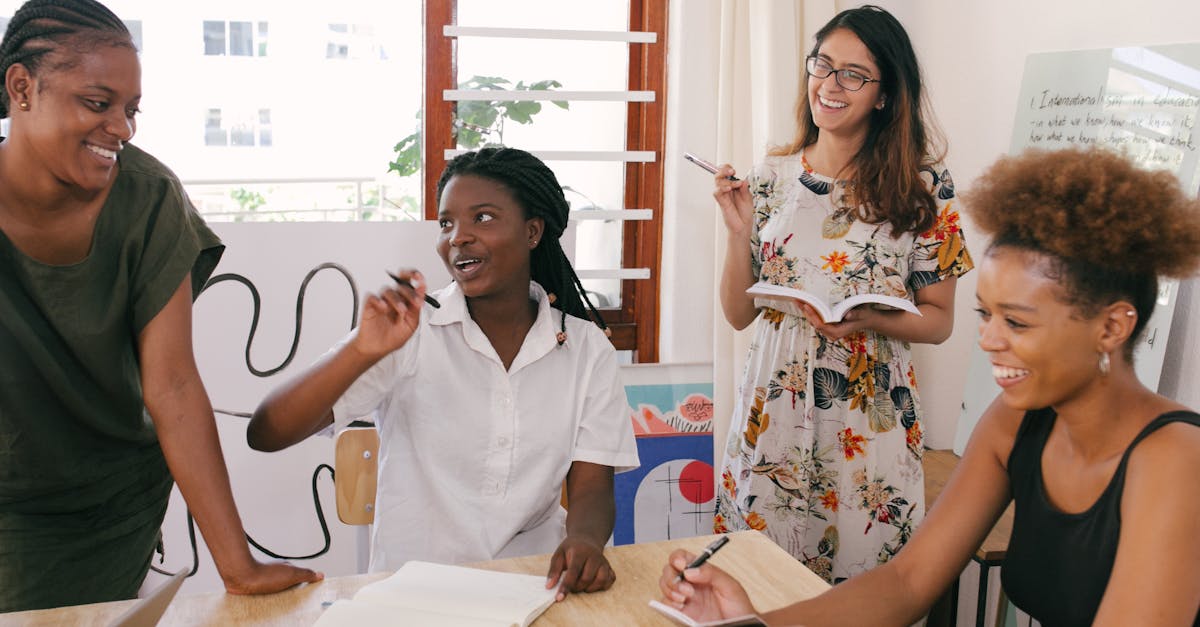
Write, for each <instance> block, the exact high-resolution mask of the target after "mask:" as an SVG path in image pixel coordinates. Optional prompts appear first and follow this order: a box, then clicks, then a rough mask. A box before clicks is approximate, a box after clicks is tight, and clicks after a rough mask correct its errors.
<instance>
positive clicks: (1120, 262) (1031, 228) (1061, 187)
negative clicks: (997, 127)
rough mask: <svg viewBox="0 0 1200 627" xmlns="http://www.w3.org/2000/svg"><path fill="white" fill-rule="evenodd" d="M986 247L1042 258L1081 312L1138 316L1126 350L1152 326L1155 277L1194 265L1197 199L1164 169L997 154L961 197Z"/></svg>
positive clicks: (1073, 157)
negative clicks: (1123, 305) (1117, 310)
mask: <svg viewBox="0 0 1200 627" xmlns="http://www.w3.org/2000/svg"><path fill="white" fill-rule="evenodd" d="M964 202H965V204H966V207H967V211H968V213H969V215H970V216H971V218H972V220H973V222H974V224H975V226H976V227H977V228H978V229H979V230H981V231H982V232H984V233H985V234H987V235H990V236H991V238H992V242H991V245H990V247H989V250H992V249H996V248H1016V249H1020V250H1026V251H1029V252H1033V253H1038V254H1040V255H1043V256H1044V257H1045V259H1046V261H1047V263H1046V264H1045V265H1044V266H1043V268H1044V271H1045V272H1046V275H1047V276H1048V277H1050V278H1052V279H1054V280H1056V281H1058V282H1059V283H1060V284H1061V286H1062V288H1063V290H1064V292H1065V296H1066V300H1067V302H1069V303H1070V304H1073V305H1076V306H1078V307H1080V309H1081V311H1082V312H1083V313H1085V314H1086V315H1091V314H1094V313H1095V312H1096V311H1098V310H1099V308H1101V307H1104V306H1106V305H1109V304H1111V303H1114V302H1116V301H1119V300H1128V301H1129V302H1130V303H1131V304H1132V305H1133V306H1134V308H1135V309H1137V312H1138V325H1137V327H1136V328H1135V329H1134V333H1133V337H1131V341H1130V342H1129V344H1128V345H1127V348H1128V349H1129V352H1132V347H1133V344H1134V343H1135V342H1136V339H1137V338H1138V336H1139V335H1140V333H1141V331H1142V329H1144V327H1145V323H1146V321H1148V320H1149V319H1150V313H1151V312H1152V311H1153V308H1154V300H1155V297H1156V295H1157V291H1158V277H1160V276H1167V277H1178V278H1184V277H1188V276H1190V275H1191V274H1193V273H1194V272H1195V271H1196V269H1197V267H1198V266H1200V202H1197V201H1196V200H1191V199H1189V198H1188V197H1187V196H1186V195H1185V194H1184V192H1183V190H1182V188H1181V186H1180V184H1179V180H1178V179H1177V178H1176V177H1175V176H1174V175H1173V174H1171V173H1169V172H1163V171H1149V170H1145V169H1142V168H1139V167H1137V166H1135V165H1134V164H1133V163H1132V162H1131V161H1129V160H1128V159H1127V158H1126V157H1124V156H1122V155H1120V154H1117V153H1115V152H1112V151H1109V150H1106V149H1102V148H1087V149H1065V150H1054V151H1047V150H1038V149H1030V150H1027V151H1025V152H1024V153H1022V154H1021V155H1019V156H1015V157H1003V158H1001V159H1000V160H999V161H997V162H996V163H995V164H993V165H992V166H991V167H990V168H989V169H988V170H987V171H986V172H984V173H983V175H982V176H980V178H979V179H978V180H977V181H976V182H975V184H974V186H973V189H972V190H971V191H969V192H968V193H966V194H965V195H964Z"/></svg>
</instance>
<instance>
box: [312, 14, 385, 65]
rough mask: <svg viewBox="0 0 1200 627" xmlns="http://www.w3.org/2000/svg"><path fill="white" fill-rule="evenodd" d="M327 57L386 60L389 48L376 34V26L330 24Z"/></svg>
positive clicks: (326, 44) (326, 47) (326, 46)
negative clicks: (385, 46) (386, 47)
mask: <svg viewBox="0 0 1200 627" xmlns="http://www.w3.org/2000/svg"><path fill="white" fill-rule="evenodd" d="M325 58H326V59H378V60H381V61H386V60H387V58H388V55H387V50H386V49H385V48H384V45H383V42H382V41H380V39H379V38H378V37H376V36H375V27H374V26H371V25H367V24H345V23H335V24H330V25H329V32H328V33H327V34H326V42H325Z"/></svg>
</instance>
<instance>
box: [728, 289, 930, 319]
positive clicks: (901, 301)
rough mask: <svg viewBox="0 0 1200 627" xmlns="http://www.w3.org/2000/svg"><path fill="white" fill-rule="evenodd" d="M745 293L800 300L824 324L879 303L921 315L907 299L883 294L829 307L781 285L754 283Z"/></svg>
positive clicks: (806, 293) (856, 296)
mask: <svg viewBox="0 0 1200 627" xmlns="http://www.w3.org/2000/svg"><path fill="white" fill-rule="evenodd" d="M746 293H747V294H750V295H753V296H762V297H764V298H782V299H792V298H795V299H799V300H802V301H804V302H806V303H808V304H810V305H812V307H813V309H816V310H817V313H819V314H821V319H822V320H824V321H825V322H839V321H841V319H842V317H843V316H845V315H846V312H847V311H850V310H851V309H853V308H855V307H857V306H859V305H864V304H868V303H879V304H881V305H887V306H889V307H893V308H895V309H902V310H904V311H908V312H911V313H914V314H917V315H918V316H920V315H922V314H921V310H920V309H917V306H916V305H914V304H912V302H911V301H909V300H908V299H905V298H900V297H898V296H885V295H883V294H856V295H854V296H851V297H849V298H846V299H844V300H842V301H841V302H839V303H838V304H837V305H834V306H833V307H830V306H829V303H828V302H826V301H825V300H824V299H822V298H821V297H819V296H817V295H815V294H813V293H812V292H806V291H804V290H799V289H796V288H793V287H783V286H781V285H774V284H771V283H762V282H760V283H755V284H754V285H751V286H750V288H749V289H747V290H746Z"/></svg>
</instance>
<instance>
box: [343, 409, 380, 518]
mask: <svg viewBox="0 0 1200 627" xmlns="http://www.w3.org/2000/svg"><path fill="white" fill-rule="evenodd" d="M333 449H334V455H333V476H334V480H333V483H334V487H335V492H336V494H337V513H338V519H339V520H341V521H342V522H344V523H346V524H347V525H369V524H371V523H373V522H375V488H376V483H377V478H378V472H379V431H378V430H376V429H375V427H354V428H351V429H346V430H344V431H342V432H341V433H339V434H337V438H336V439H335V440H334V445H333Z"/></svg>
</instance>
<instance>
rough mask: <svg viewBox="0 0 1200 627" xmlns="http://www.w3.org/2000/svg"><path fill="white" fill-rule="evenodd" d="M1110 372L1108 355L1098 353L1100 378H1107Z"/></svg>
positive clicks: (1110, 361)
mask: <svg viewBox="0 0 1200 627" xmlns="http://www.w3.org/2000/svg"><path fill="white" fill-rule="evenodd" d="M1111 370H1112V359H1110V358H1109V356H1108V353H1100V376H1107V375H1108V373H1109V371H1111Z"/></svg>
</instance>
